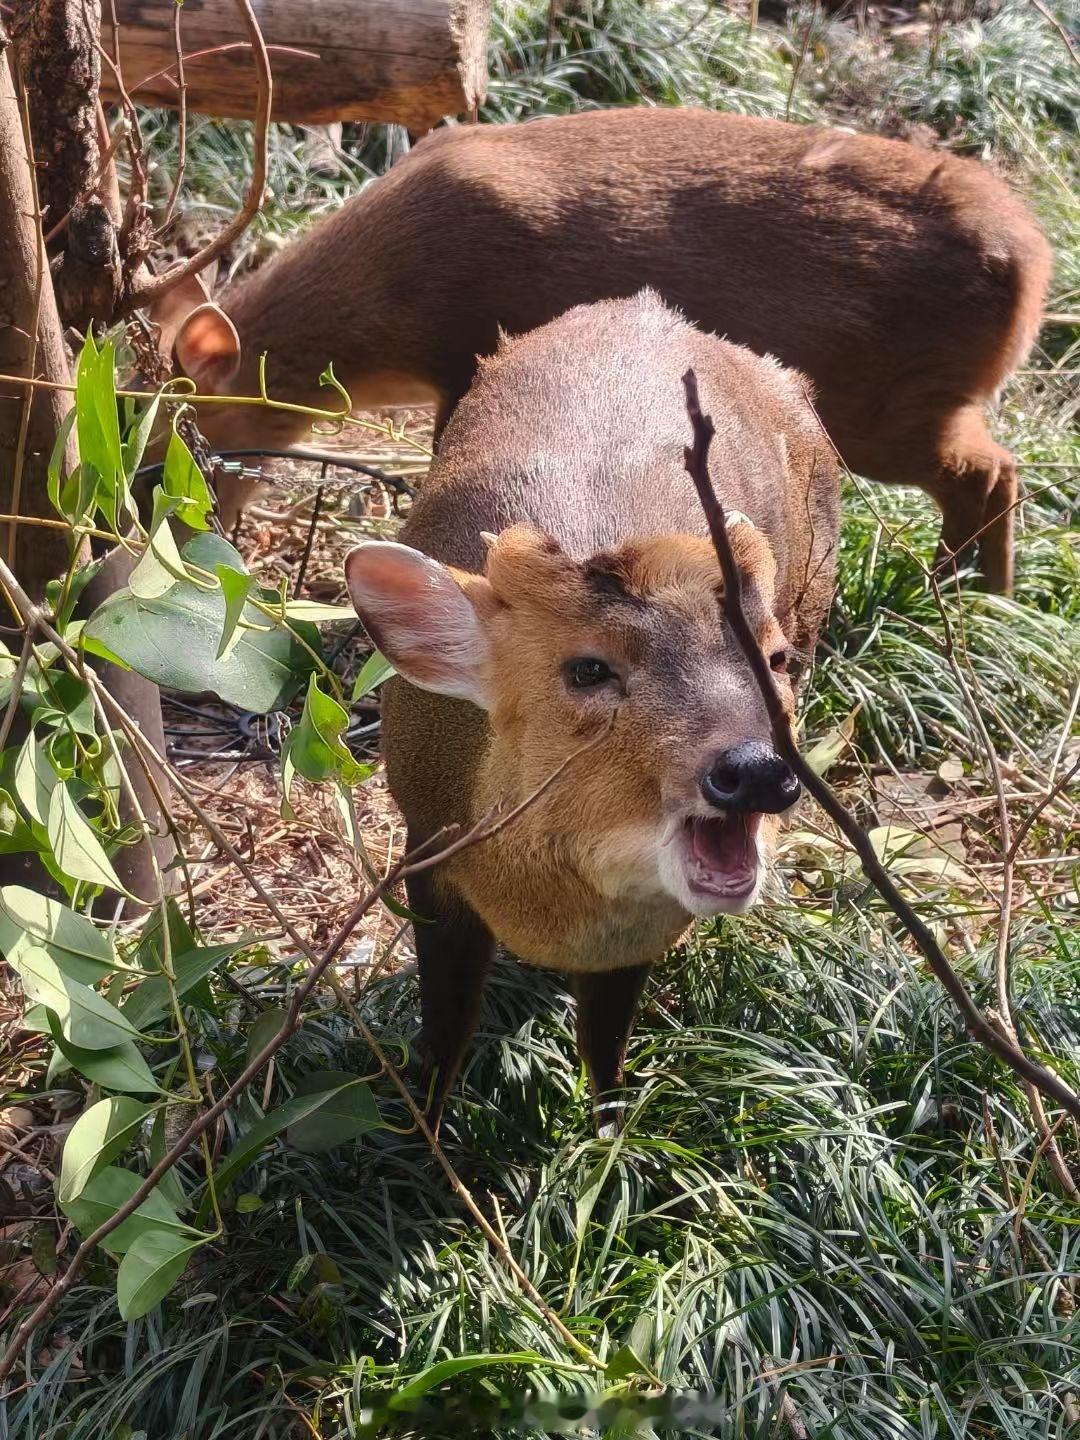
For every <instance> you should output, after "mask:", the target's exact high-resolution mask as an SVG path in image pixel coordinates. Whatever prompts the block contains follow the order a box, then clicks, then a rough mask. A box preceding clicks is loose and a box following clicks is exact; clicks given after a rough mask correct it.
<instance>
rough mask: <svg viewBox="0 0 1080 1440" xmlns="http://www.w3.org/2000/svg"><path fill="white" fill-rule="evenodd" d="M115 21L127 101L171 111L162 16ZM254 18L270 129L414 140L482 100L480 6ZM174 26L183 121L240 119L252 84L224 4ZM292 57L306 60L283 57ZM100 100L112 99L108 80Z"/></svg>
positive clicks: (247, 111)
mask: <svg viewBox="0 0 1080 1440" xmlns="http://www.w3.org/2000/svg"><path fill="white" fill-rule="evenodd" d="M116 13H117V18H118V19H119V21H120V25H121V31H122V37H123V52H122V54H123V62H124V80H125V83H126V85H127V87H128V90H129V92H130V93H131V96H132V98H133V99H134V100H136V101H138V102H140V103H141V104H143V105H167V106H170V107H172V108H174V109H175V108H176V105H177V94H178V92H177V88H176V83H175V79H174V76H175V65H176V58H175V52H174V47H173V36H172V6H171V5H167V4H161V3H154V4H150V3H148V0H117V5H116ZM257 14H258V19H259V25H260V26H261V28H262V32H263V38H264V39H265V41H266V43H267V46H268V47H269V50H270V61H271V65H272V67H273V72H274V108H273V115H272V118H273V119H274V120H287V121H291V122H294V123H296V124H308V125H317V124H328V123H329V122H331V121H333V120H382V121H393V122H396V123H398V124H401V125H406V126H407V127H408V128H409V129H410V130H413V131H416V132H418V133H421V134H422V133H424V132H425V131H427V130H430V129H431V127H432V126H433V125H435V124H437V123H438V121H439V120H441V119H442V118H443V116H445V115H460V114H463V113H464V112H466V111H471V110H474V109H475V108H476V107H477V106H478V105H480V104H481V103H482V102H483V99H484V96H485V94H486V91H487V37H488V28H489V25H490V19H491V5H490V0H409V3H407V4H406V3H403V0H320V3H319V4H317V5H313V4H311V3H310V0H262V3H261V4H260V5H259V6H258V7H257ZM180 25H181V32H180V33H181V41H182V45H183V52H184V57H185V58H184V75H185V80H186V83H187V105H188V109H189V110H197V111H202V112H203V113H205V114H208V115H224V116H231V117H235V118H239V119H244V120H246V119H250V117H251V116H252V115H253V114H254V113H255V72H254V68H253V66H252V63H251V55H250V53H249V50H248V47H247V44H246V41H247V32H246V30H245V28H244V25H243V22H242V20H241V18H240V15H239V13H238V10H237V7H236V5H235V4H234V3H233V0H185V4H184V7H183V12H182V15H181V22H180ZM275 47H279V48H276V49H275ZM280 47H286V48H280ZM205 50H216V51H217V53H215V54H210V55H200V54H199V52H200V51H205ZM297 50H304V51H307V52H309V53H308V54H307V55H300V54H296V53H288V52H290V51H292V52H295V51H297ZM102 94H103V96H106V97H107V98H109V99H110V100H115V99H116V96H117V90H116V83H115V80H114V78H113V76H112V74H111V73H110V72H109V71H108V70H106V72H105V74H104V76H103V78H102Z"/></svg>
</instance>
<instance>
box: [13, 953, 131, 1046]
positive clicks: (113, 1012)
mask: <svg viewBox="0 0 1080 1440" xmlns="http://www.w3.org/2000/svg"><path fill="white" fill-rule="evenodd" d="M8 959H9V963H10V965H11V967H12V969H13V970H15V971H17V972H18V974H19V976H20V977H21V979H22V982H23V990H24V991H25V992H26V995H27V997H28V998H29V999H30V1000H32V1001H33V1002H34V1003H35V1004H38V1005H44V1006H45V1007H46V1009H48V1010H51V1011H52V1012H53V1014H54V1015H55V1016H56V1018H57V1021H58V1023H59V1025H60V1031H61V1034H62V1035H63V1036H64V1039H65V1040H68V1041H69V1042H70V1043H71V1044H72V1045H78V1046H79V1047H80V1048H81V1049H83V1050H109V1049H111V1048H112V1047H113V1046H115V1045H121V1044H123V1043H124V1042H125V1041H127V1040H130V1039H131V1038H132V1037H135V1036H137V1035H138V1033H139V1032H138V1031H137V1030H136V1029H135V1027H134V1026H133V1025H132V1024H131V1023H130V1022H129V1021H128V1020H127V1019H125V1017H124V1016H123V1015H121V1013H120V1011H119V1010H117V1008H116V1006H115V1005H110V1004H109V1002H108V1001H107V1000H106V999H105V998H104V996H102V995H99V994H98V992H97V991H96V990H92V989H91V988H90V986H89V985H81V984H80V983H79V982H78V981H77V980H72V979H70V977H69V976H67V975H65V974H64V972H63V971H62V970H61V969H60V967H59V966H58V965H57V963H56V961H55V960H53V958H52V956H51V955H49V954H48V952H47V951H45V950H43V949H41V947H40V946H38V945H24V946H21V947H19V949H18V950H17V951H16V952H13V953H12V954H11V955H10V956H9V957H8Z"/></svg>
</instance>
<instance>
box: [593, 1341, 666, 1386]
mask: <svg viewBox="0 0 1080 1440" xmlns="http://www.w3.org/2000/svg"><path fill="white" fill-rule="evenodd" d="M632 1375H633V1376H642V1377H644V1378H646V1379H649V1380H651V1381H652V1382H653V1383H654V1384H656V1385H661V1386H662V1385H663V1383H664V1382H663V1381H662V1380H660V1379H659V1378H658V1377H657V1376H656V1375H655V1374H654V1373H653V1371H652V1370H650V1369H649V1367H648V1365H646V1364H645V1362H644V1360H642V1359H641V1357H640V1356H639V1355H638V1354H637V1352H636V1351H635V1350H634V1348H633V1346H632V1345H624V1346H623V1347H622V1349H621V1350H616V1352H615V1354H614V1355H613V1356H612V1357H611V1359H610V1360H609V1361H608V1363H607V1368H606V1369H605V1371H604V1379H605V1380H607V1382H608V1383H609V1384H614V1383H615V1381H617V1380H629V1379H630V1377H631V1376H632Z"/></svg>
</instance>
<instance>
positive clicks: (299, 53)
mask: <svg viewBox="0 0 1080 1440" xmlns="http://www.w3.org/2000/svg"><path fill="white" fill-rule="evenodd" d="M250 49H251V45H250V43H249V42H248V41H247V40H234V41H232V43H231V44H229V45H211V46H209V47H208V48H207V49H206V50H189V51H188V52H187V54H186V55H185V56H184V60H185V61H188V62H190V61H192V60H205V59H206V57H207V56H208V55H224V54H226V53H227V52H228V51H230V50H250ZM266 53H267V54H268V55H292V56H295V57H297V58H299V59H301V60H321V59H322V56H321V55H320V54H318V52H317V51H315V50H298V49H297V48H296V46H295V45H267V47H266ZM174 68H175V67H173V66H171V65H167V66H166V67H165V69H164V70H155V71H154V73H153V74H152V75H144V76H143V78H142V79H141V80H136V82H135V84H134V85H132V87H131V89H130V91H129V92H128V93H129V94H131V95H137V94H138V92H139V91H140V90H142V89H143V88H144V87H145V86H147V85H152V84H153V83H154V81H155V80H172V72H173V69H174ZM173 84H174V85H175V84H176V81H175V80H173ZM147 104H153V101H152V100H149V101H147ZM1050 318H1051V317H1050V316H1049V315H1044V316H1043V319H1044V320H1049V319H1050Z"/></svg>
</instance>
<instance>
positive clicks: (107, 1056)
mask: <svg viewBox="0 0 1080 1440" xmlns="http://www.w3.org/2000/svg"><path fill="white" fill-rule="evenodd" d="M50 1028H51V1029H52V1035H53V1039H54V1040H55V1041H56V1043H57V1045H58V1046H59V1048H60V1050H61V1052H62V1053H63V1056H64V1058H65V1060H67V1061H68V1063H69V1064H70V1065H71V1067H72V1069H74V1070H77V1071H78V1072H79V1074H80V1075H85V1076H86V1078H87V1080H92V1081H93V1082H94V1084H95V1085H100V1086H101V1088H102V1089H103V1090H118V1091H120V1093H121V1094H123V1095H151V1094H155V1093H157V1094H160V1093H161V1091H160V1089H159V1086H158V1083H157V1081H156V1080H155V1079H154V1077H153V1075H152V1074H151V1073H150V1067H149V1065H147V1063H146V1061H145V1060H144V1059H143V1057H142V1055H141V1054H140V1052H139V1050H138V1047H137V1046H136V1045H135V1043H134V1041H130V1040H129V1041H127V1042H126V1043H125V1044H123V1045H114V1046H112V1047H111V1048H110V1049H108V1050H84V1049H83V1048H82V1046H81V1045H72V1044H71V1042H70V1041H68V1040H65V1039H64V1037H63V1035H62V1034H61V1033H60V1030H59V1027H58V1026H57V1025H56V1024H55V1022H54V1023H53V1024H52V1025H51V1027H50Z"/></svg>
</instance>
